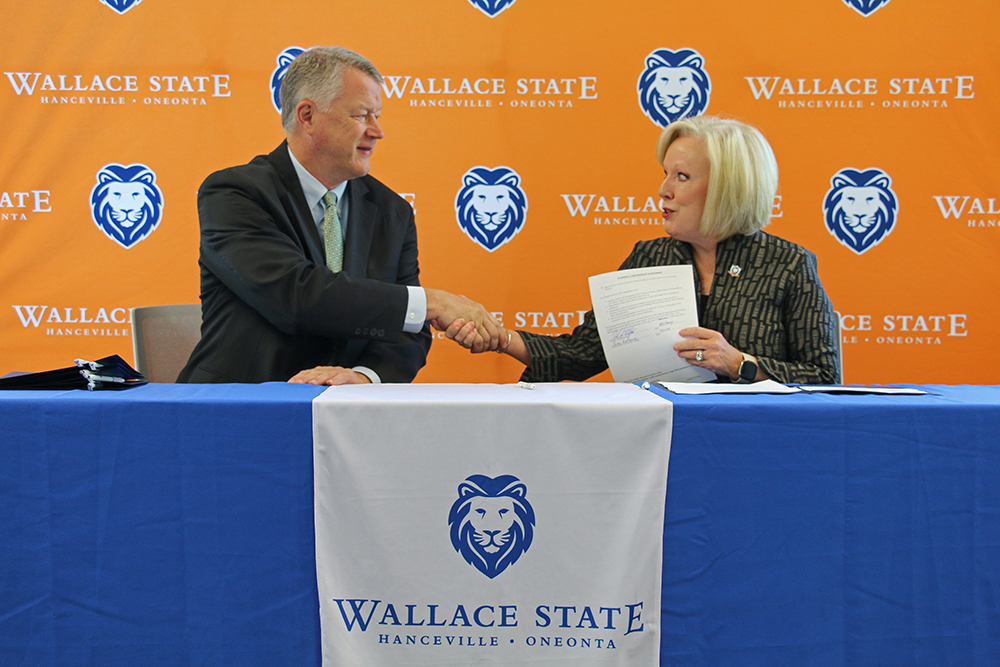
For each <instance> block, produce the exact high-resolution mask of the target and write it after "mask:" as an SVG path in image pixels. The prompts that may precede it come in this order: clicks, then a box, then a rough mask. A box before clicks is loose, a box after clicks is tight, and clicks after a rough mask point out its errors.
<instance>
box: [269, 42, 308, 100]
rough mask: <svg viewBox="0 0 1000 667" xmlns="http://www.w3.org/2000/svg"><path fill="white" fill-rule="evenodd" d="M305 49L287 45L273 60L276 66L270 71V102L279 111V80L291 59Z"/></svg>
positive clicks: (281, 78) (283, 75) (282, 77)
mask: <svg viewBox="0 0 1000 667" xmlns="http://www.w3.org/2000/svg"><path fill="white" fill-rule="evenodd" d="M303 51H305V49H303V48H302V47H301V46H289V47H288V48H287V49H285V50H284V51H282V52H281V53H279V54H278V57H277V58H275V60H276V61H277V63H278V66H277V67H275V68H274V71H273V72H271V104H273V105H274V108H275V109H277V110H278V113H281V81H282V80H283V79H284V78H285V72H287V71H288V66H289V65H291V64H292V61H293V60H295V58H296V57H298V55H299V54H300V53H302V52H303Z"/></svg>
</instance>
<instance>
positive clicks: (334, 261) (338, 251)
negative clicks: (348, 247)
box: [323, 190, 344, 273]
mask: <svg viewBox="0 0 1000 667" xmlns="http://www.w3.org/2000/svg"><path fill="white" fill-rule="evenodd" d="M323 204H324V205H325V206H326V211H325V212H324V213H323V243H324V244H325V246H326V265H327V266H328V267H330V270H331V271H333V272H334V273H337V272H339V271H340V270H341V269H342V268H343V266H344V233H343V231H342V230H341V229H340V216H339V215H338V214H337V195H335V194H334V193H333V190H330V191H329V192H327V193H326V194H325V195H323Z"/></svg>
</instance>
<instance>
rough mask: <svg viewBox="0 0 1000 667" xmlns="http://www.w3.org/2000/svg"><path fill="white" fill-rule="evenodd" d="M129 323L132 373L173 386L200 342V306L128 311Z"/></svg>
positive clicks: (184, 305) (149, 307)
mask: <svg viewBox="0 0 1000 667" xmlns="http://www.w3.org/2000/svg"><path fill="white" fill-rule="evenodd" d="M129 320H130V321H131V323H132V351H133V352H134V353H135V369H136V370H137V371H139V372H140V373H142V374H143V375H145V376H146V379H147V380H149V381H150V382H176V381H177V376H178V374H180V372H181V369H182V368H184V365H185V364H186V363H187V360H188V357H190V356H191V350H193V349H194V346H195V345H197V343H198V341H199V340H200V339H201V304H200V303H184V304H179V305H174V306H142V307H138V308H132V309H131V310H130V311H129Z"/></svg>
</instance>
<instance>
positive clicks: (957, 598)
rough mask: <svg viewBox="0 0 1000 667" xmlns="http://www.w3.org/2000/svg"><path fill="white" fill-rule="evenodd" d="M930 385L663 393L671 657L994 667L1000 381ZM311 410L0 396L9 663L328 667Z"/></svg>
mask: <svg viewBox="0 0 1000 667" xmlns="http://www.w3.org/2000/svg"><path fill="white" fill-rule="evenodd" d="M927 389H928V390H930V391H932V392H934V393H935V395H927V396H838V395H802V394H795V395H787V396H672V395H671V396H670V400H671V401H672V402H673V403H674V435H673V442H672V446H671V460H670V471H669V478H668V486H667V504H666V521H665V525H664V528H663V534H664V566H663V600H662V617H661V618H662V628H663V629H662V649H661V663H662V664H664V665H685V666H686V665H691V666H695V665H698V666H702V665H704V666H715V665H741V666H746V665H851V666H855V665H880V666H881V665H996V664H997V663H998V656H1000V604H998V596H1000V442H998V440H1000V435H998V434H1000V387H970V386H962V387H945V386H932V387H927ZM320 392H321V389H320V388H316V387H309V386H300V385H286V384H278V383H275V384H264V385H211V386H210V385H147V386H144V387H139V388H136V389H132V390H129V391H126V392H94V393H87V392H82V391H75V392H3V393H0V427H2V430H0V664H3V665H30V666H31V667H41V666H46V665H101V666H104V665H123V666H124V665H137V664H141V665H144V666H150V665H170V666H171V667H174V666H177V665H213V666H217V665H239V666H240V667H247V666H252V665H302V666H310V665H318V664H319V626H318V621H317V615H318V602H317V599H316V597H317V594H316V580H315V571H314V564H315V557H314V538H313V526H312V512H313V510H312V501H313V496H312V447H311V422H310V415H311V400H312V399H313V398H314V397H315V396H316V395H318V394H319V393H320ZM609 428H613V424H609Z"/></svg>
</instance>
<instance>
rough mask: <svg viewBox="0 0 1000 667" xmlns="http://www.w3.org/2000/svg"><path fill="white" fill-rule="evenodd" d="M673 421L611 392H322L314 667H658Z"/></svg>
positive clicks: (572, 388)
mask: <svg viewBox="0 0 1000 667" xmlns="http://www.w3.org/2000/svg"><path fill="white" fill-rule="evenodd" d="M672 408H673V406H672V405H671V404H670V403H669V402H668V401H665V400H663V399H662V398H659V397H657V396H654V395H653V394H651V393H649V392H647V391H643V390H642V389H639V388H638V387H635V386H633V385H623V384H612V383H584V384H539V385H537V386H536V387H535V388H534V389H529V388H524V387H520V386H518V385H514V384H511V385H485V384H477V385H447V384H414V385H356V386H346V387H331V388H330V389H328V390H327V391H326V392H324V393H323V394H322V395H321V396H319V397H318V398H317V399H316V400H315V402H314V403H313V435H314V443H315V444H314V465H315V488H316V492H315V493H316V495H315V499H316V562H317V570H318V571H317V578H318V584H319V597H320V618H321V624H322V644H323V664H324V666H326V667H333V666H335V665H338V666H339V665H386V666H390V665H391V666H392V667H399V666H402V665H434V666H435V667H439V666H441V665H478V664H498V665H500V664H502V665H529V664H530V665H548V664H559V665H569V664H571V665H574V666H590V665H593V666H597V665H625V664H627V665H650V666H652V665H657V664H658V662H659V650H660V579H661V568H662V546H663V545H662V542H663V505H664V499H665V494H666V484H667V460H668V457H669V451H670V430H671V416H672Z"/></svg>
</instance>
